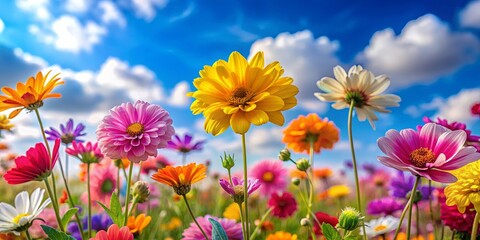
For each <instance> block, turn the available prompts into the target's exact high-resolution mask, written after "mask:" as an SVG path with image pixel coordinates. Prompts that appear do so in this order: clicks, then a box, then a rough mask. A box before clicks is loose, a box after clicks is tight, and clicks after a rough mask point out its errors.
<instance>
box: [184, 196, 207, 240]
mask: <svg viewBox="0 0 480 240" xmlns="http://www.w3.org/2000/svg"><path fill="white" fill-rule="evenodd" d="M182 197H183V200H185V204H186V205H187V208H188V212H190V216H192V218H193V221H194V222H195V224H197V227H198V229H200V231H201V232H202V234H203V236H204V237H205V240H208V236H207V234H206V233H205V231H204V230H203V228H202V226H200V224H199V223H198V222H197V219H196V218H195V215H193V212H192V209H191V208H190V204H188V200H187V197H186V196H185V194H183V195H182Z"/></svg>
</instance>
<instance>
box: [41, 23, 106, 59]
mask: <svg viewBox="0 0 480 240" xmlns="http://www.w3.org/2000/svg"><path fill="white" fill-rule="evenodd" d="M51 28H52V31H53V33H54V36H53V42H51V43H53V44H54V46H55V47H56V48H57V49H58V50H62V51H67V52H73V53H78V52H80V51H82V50H84V51H91V50H92V48H93V46H94V45H96V44H98V43H100V40H101V38H102V37H103V36H104V35H105V34H106V33H107V30H106V29H105V28H104V27H102V26H100V25H98V24H96V23H94V22H92V21H88V22H87V24H85V25H82V23H80V21H79V20H78V19H77V18H75V17H73V16H71V15H63V16H61V17H60V18H58V19H56V20H55V21H54V22H53V23H52V26H51ZM38 34H41V33H38ZM47 43H48V42H47Z"/></svg>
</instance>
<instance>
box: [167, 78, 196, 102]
mask: <svg viewBox="0 0 480 240" xmlns="http://www.w3.org/2000/svg"><path fill="white" fill-rule="evenodd" d="M188 92H190V85H189V84H188V83H187V82H186V81H181V82H179V83H177V85H175V87H174V88H173V90H172V93H171V94H170V97H169V98H168V103H169V104H170V105H173V106H187V105H188V104H189V103H190V100H191V98H190V97H188V96H187V93H188Z"/></svg>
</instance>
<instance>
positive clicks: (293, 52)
mask: <svg viewBox="0 0 480 240" xmlns="http://www.w3.org/2000/svg"><path fill="white" fill-rule="evenodd" d="M338 48H339V44H338V42H336V41H331V40H330V39H328V38H327V37H319V38H317V39H315V38H314V37H313V34H312V32H310V31H309V30H305V31H301V32H297V33H294V34H290V33H280V34H279V35H278V36H277V37H276V38H271V37H268V38H264V39H260V40H257V41H255V42H254V43H253V45H252V47H251V48H250V58H251V57H253V55H254V54H255V53H256V52H258V51H264V52H265V63H270V62H273V61H279V62H280V64H281V65H282V66H283V68H284V70H285V74H284V76H291V77H293V78H294V82H293V84H295V85H296V86H298V87H299V89H300V92H299V94H298V95H297V98H298V100H299V105H300V106H301V107H303V108H305V109H307V110H311V109H319V110H322V109H325V106H324V104H323V103H322V102H320V101H317V104H315V101H312V100H315V97H314V96H313V93H314V92H317V91H319V90H318V88H317V86H316V82H317V81H318V80H319V79H320V78H322V77H323V76H327V75H328V76H330V75H333V73H332V72H333V70H332V69H333V67H334V66H335V65H337V64H339V60H338V59H337V57H336V56H335V53H336V52H337V50H338Z"/></svg>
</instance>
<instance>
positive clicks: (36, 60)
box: [13, 48, 48, 68]
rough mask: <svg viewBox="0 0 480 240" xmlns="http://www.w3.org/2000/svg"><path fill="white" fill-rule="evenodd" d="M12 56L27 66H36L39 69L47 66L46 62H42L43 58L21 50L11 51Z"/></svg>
mask: <svg viewBox="0 0 480 240" xmlns="http://www.w3.org/2000/svg"><path fill="white" fill-rule="evenodd" d="M13 54H15V56H17V57H18V58H20V59H22V60H23V61H25V63H27V64H32V65H38V66H39V67H40V68H44V67H46V66H47V65H48V63H47V61H45V60H43V58H40V57H37V56H34V55H32V54H30V53H26V52H24V51H23V50H22V49H21V48H15V49H14V50H13Z"/></svg>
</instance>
